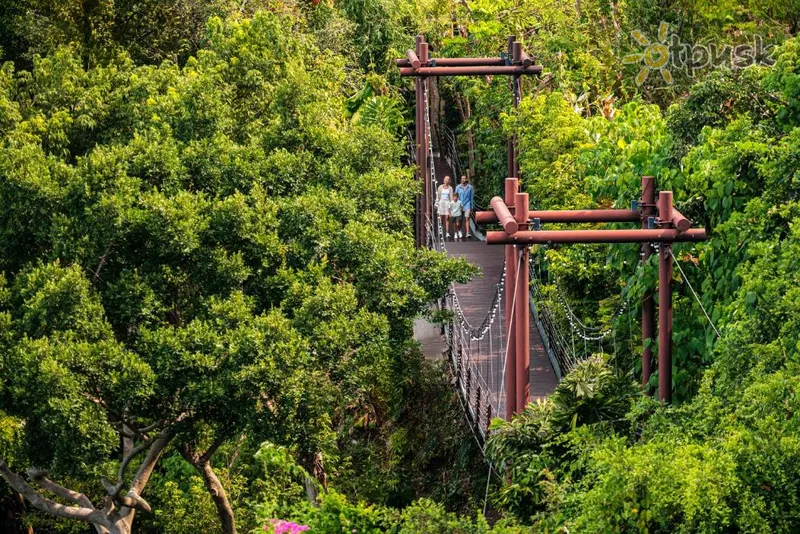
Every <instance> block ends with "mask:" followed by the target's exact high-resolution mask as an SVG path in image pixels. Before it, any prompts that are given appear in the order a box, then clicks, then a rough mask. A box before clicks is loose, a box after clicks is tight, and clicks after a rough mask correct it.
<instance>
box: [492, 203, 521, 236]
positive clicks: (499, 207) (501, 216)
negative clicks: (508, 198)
mask: <svg viewBox="0 0 800 534" xmlns="http://www.w3.org/2000/svg"><path fill="white" fill-rule="evenodd" d="M491 205H492V209H493V210H494V211H493V212H492V213H493V214H495V219H496V220H497V221H498V222H499V223H500V225H501V226H502V227H503V230H505V231H506V233H507V234H514V233H516V232H517V230H519V224H517V221H516V220H515V219H514V216H513V215H511V212H510V211H509V209H508V206H506V203H505V201H504V200H503V199H502V198H500V197H493V198H492V201H491Z"/></svg>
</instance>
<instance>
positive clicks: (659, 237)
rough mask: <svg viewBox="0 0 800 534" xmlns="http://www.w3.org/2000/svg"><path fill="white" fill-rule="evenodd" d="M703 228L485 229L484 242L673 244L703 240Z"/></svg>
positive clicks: (526, 243) (505, 243)
mask: <svg viewBox="0 0 800 534" xmlns="http://www.w3.org/2000/svg"><path fill="white" fill-rule="evenodd" d="M706 238H707V236H706V230H705V228H696V229H692V230H687V231H685V232H679V231H678V230H675V229H672V228H659V229H655V230H539V231H519V232H517V233H515V234H507V233H506V232H487V233H486V244H488V245H542V244H553V243H673V242H679V241H694V242H696V241H705V240H706Z"/></svg>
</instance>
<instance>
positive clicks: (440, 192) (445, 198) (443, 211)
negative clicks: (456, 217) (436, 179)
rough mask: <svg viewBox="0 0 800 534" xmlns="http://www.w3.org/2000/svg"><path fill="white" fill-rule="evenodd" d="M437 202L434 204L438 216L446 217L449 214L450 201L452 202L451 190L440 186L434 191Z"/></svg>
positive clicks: (448, 187)
mask: <svg viewBox="0 0 800 534" xmlns="http://www.w3.org/2000/svg"><path fill="white" fill-rule="evenodd" d="M436 196H437V197H438V201H437V202H436V211H437V212H438V213H439V215H447V214H449V213H450V201H451V200H453V188H452V187H451V186H449V185H448V186H447V187H445V186H444V185H440V186H439V188H438V189H437V190H436Z"/></svg>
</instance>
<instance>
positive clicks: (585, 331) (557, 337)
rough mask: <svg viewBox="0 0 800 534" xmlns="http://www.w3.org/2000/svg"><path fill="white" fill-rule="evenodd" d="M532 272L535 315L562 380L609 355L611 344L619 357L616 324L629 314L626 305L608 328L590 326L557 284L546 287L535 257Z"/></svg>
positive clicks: (609, 322)
mask: <svg viewBox="0 0 800 534" xmlns="http://www.w3.org/2000/svg"><path fill="white" fill-rule="evenodd" d="M529 270H530V279H531V311H532V315H533V318H534V320H535V321H536V326H537V328H538V329H539V333H540V334H541V337H542V342H543V343H544V346H545V349H546V350H547V355H548V357H549V359H550V361H551V363H552V365H553V370H554V371H555V373H556V377H557V378H558V379H559V380H561V378H562V377H563V376H564V375H566V374H567V373H569V372H570V371H571V370H572V369H573V368H574V367H575V366H576V365H577V364H578V363H580V362H581V361H582V360H584V359H586V358H588V357H589V356H591V355H592V354H595V353H598V352H607V351H608V348H609V347H608V344H609V343H610V344H611V349H612V350H613V353H614V354H615V355H616V350H617V343H616V336H615V330H614V326H613V324H614V321H615V320H616V319H617V318H618V317H620V316H621V315H622V314H623V313H625V312H626V311H627V310H628V306H627V304H626V303H625V302H620V303H619V305H618V306H617V307H616V308H615V310H614V311H613V313H612V314H611V316H610V317H609V318H608V319H607V321H606V322H607V325H608V326H590V325H587V324H585V323H584V321H582V320H581V319H580V317H579V316H578V314H577V313H576V312H575V311H574V309H573V307H572V306H571V305H570V303H569V301H568V300H567V298H566V296H565V295H564V292H563V290H562V289H561V288H560V287H559V284H558V283H557V281H555V280H553V281H552V283H550V284H545V277H544V276H543V275H542V271H541V269H540V267H539V262H538V260H537V259H536V258H535V256H534V255H533V254H532V255H531V259H530V265H529Z"/></svg>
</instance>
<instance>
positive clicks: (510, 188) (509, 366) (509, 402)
mask: <svg viewBox="0 0 800 534" xmlns="http://www.w3.org/2000/svg"><path fill="white" fill-rule="evenodd" d="M517 186H518V183H517V179H516V178H506V181H505V200H506V203H507V204H513V203H514V197H515V195H516V194H517ZM504 233H505V232H504ZM505 254H506V284H505V291H504V294H503V298H504V299H505V313H506V315H505V317H506V332H505V340H504V341H505V343H506V368H505V383H504V387H505V390H506V414H505V415H506V420H507V421H510V420H511V417H512V416H513V415H514V414H515V413H517V357H516V344H517V337H516V324H517V320H516V318H515V317H514V304H513V303H514V294H515V293H514V289H515V287H514V286H515V284H516V283H517V254H516V247H514V245H506V247H505Z"/></svg>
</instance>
